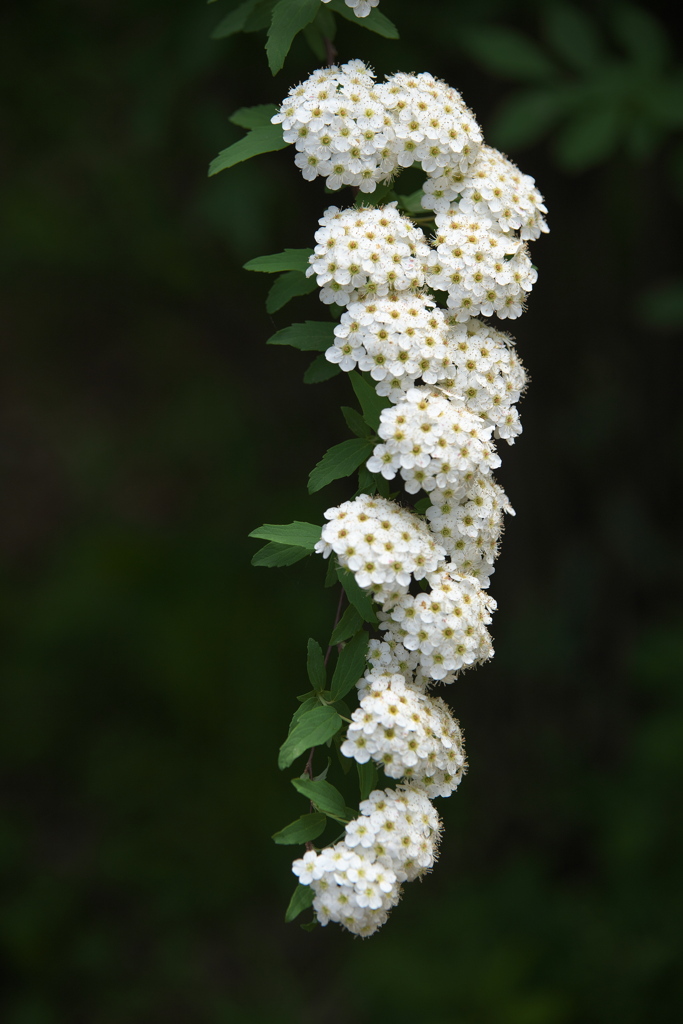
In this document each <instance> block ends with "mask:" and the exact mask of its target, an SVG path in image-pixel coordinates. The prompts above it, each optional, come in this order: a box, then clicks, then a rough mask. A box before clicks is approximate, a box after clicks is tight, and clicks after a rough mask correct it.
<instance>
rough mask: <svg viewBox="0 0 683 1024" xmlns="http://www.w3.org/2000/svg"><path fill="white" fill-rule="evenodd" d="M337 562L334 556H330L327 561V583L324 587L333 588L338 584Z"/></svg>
mask: <svg viewBox="0 0 683 1024" xmlns="http://www.w3.org/2000/svg"><path fill="white" fill-rule="evenodd" d="M336 570H337V560H336V558H335V557H334V555H330V557H329V558H328V559H327V569H326V570H325V582H324V583H323V586H324V587H325V588H327V587H333V586H334V585H335V583H336V582H337V571H336Z"/></svg>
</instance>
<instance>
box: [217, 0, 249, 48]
mask: <svg viewBox="0 0 683 1024" xmlns="http://www.w3.org/2000/svg"><path fill="white" fill-rule="evenodd" d="M258 2H259V0H245V3H243V4H240V5H239V7H236V8H235V9H234V11H230V14H227V15H226V16H225V18H223V20H222V21H219V23H218V25H216V27H215V29H214V30H213V32H212V33H211V38H212V39H226V38H227V37H228V36H234V35H235V34H236V33H237V32H242V31H243V29H244V26H245V25H246V22H247V18H248V17H249V15H250V14H251V12H252V11H253V10H254V8H255V7H256V5H257V4H258Z"/></svg>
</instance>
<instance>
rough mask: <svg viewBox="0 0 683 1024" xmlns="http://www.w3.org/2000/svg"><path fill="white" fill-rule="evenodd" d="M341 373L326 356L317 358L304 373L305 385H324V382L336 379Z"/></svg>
mask: <svg viewBox="0 0 683 1024" xmlns="http://www.w3.org/2000/svg"><path fill="white" fill-rule="evenodd" d="M340 373H341V370H340V369H339V366H338V365H337V364H336V363H331V362H330V361H329V359H326V358H325V356H316V357H315V359H314V360H313V362H312V363H311V365H310V366H309V367H308V368H307V370H306V372H305V373H304V384H322V382H323V381H324V380H329V379H330V378H331V377H336V376H337V375H338V374H340Z"/></svg>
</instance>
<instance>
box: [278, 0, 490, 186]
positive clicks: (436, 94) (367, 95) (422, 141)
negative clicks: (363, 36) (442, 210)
mask: <svg viewBox="0 0 683 1024" xmlns="http://www.w3.org/2000/svg"><path fill="white" fill-rule="evenodd" d="M348 2H349V0H347V3H348ZM363 2H364V0H360V3H361V4H362V3H363ZM349 6H352V5H351V4H349ZM356 10H358V8H356ZM368 10H369V8H368ZM272 123H273V124H281V125H282V137H283V139H284V140H285V142H291V143H294V145H295V146H296V149H297V156H296V159H295V163H296V165H297V167H298V168H299V169H300V170H301V173H302V174H303V176H304V178H306V179H307V180H309V181H310V180H312V179H313V178H317V177H322V178H324V179H325V182H326V184H327V187H328V188H330V189H333V190H336V189H338V188H343V187H344V186H345V185H352V186H354V187H355V188H358V189H360V191H361V192H374V190H375V188H376V187H377V185H378V184H379V183H381V182H383V181H386V180H387V179H389V178H391V177H392V176H393V175H395V174H396V173H397V172H398V171H400V170H401V169H402V168H403V167H410V166H411V164H413V163H414V162H415V161H416V160H417V161H419V163H420V164H421V165H422V167H423V169H424V170H425V171H426V172H427V173H437V174H439V173H441V172H442V171H444V170H445V169H448V168H451V167H458V168H462V170H463V171H465V170H466V169H467V168H468V167H470V165H471V164H472V163H473V161H474V160H475V158H476V155H477V153H478V152H479V148H480V146H481V138H482V136H481V131H480V129H479V126H478V125H477V123H476V121H475V120H474V116H473V115H472V112H471V111H470V110H468V109H467V107H466V106H465V104H464V102H463V100H462V97H461V96H460V94H459V93H458V92H456V90H455V89H452V88H451V87H450V86H449V85H446V83H445V82H440V81H438V80H437V79H435V78H433V77H432V76H431V75H429V74H420V75H406V74H402V73H399V74H396V75H392V76H391V77H390V78H388V79H387V80H386V81H385V82H383V83H382V84H381V85H377V84H376V83H375V78H374V75H373V73H372V71H371V69H370V68H368V67H367V65H365V64H363V62H362V61H360V60H352V61H349V62H348V63H347V64H342V66H341V67H337V66H336V65H333V66H331V67H328V68H323V69H320V70H318V71H314V72H313V74H312V75H311V76H310V77H309V78H307V79H306V81H305V82H303V83H301V85H298V86H296V87H295V88H293V89H292V90H291V91H290V93H289V95H288V96H287V98H286V99H285V100H284V101H283V103H282V105H281V107H280V110H279V111H278V113H277V114H275V116H274V117H273V118H272Z"/></svg>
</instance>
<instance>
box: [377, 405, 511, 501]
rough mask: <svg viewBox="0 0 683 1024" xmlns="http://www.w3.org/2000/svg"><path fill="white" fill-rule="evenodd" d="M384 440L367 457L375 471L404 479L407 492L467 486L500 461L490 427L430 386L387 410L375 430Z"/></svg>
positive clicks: (388, 476) (388, 478)
mask: <svg viewBox="0 0 683 1024" xmlns="http://www.w3.org/2000/svg"><path fill="white" fill-rule="evenodd" d="M377 433H378V434H379V436H380V437H381V438H382V440H383V441H384V443H383V444H378V445H375V448H374V450H373V454H372V455H371V457H370V458H369V459H368V461H367V467H368V469H369V470H370V472H371V473H381V474H382V476H384V477H385V478H386V479H387V480H393V478H394V477H395V476H396V474H397V473H400V474H401V476H402V477H403V481H404V486H405V489H406V491H408V492H409V493H410V494H415V493H416V492H417V491H419V490H420V489H422V490H425V491H431V490H433V489H434V488H435V487H442V488H443V487H454V488H458V487H463V488H465V487H466V486H467V484H468V483H469V481H470V480H472V479H473V477H474V476H475V475H476V474H487V473H489V471H490V470H491V469H495V468H496V466H499V465H500V459H499V458H498V456H497V454H496V451H495V448H494V446H493V443H492V442H491V434H492V433H493V427H492V426H489V425H487V424H486V423H485V422H484V420H482V419H481V417H480V416H477V415H475V414H474V413H472V412H470V411H469V410H468V409H466V408H465V407H464V406H463V405H457V404H456V403H454V402H451V401H449V399H448V398H445V397H444V396H443V395H440V394H438V393H437V392H436V391H433V390H431V389H430V388H427V387H420V388H412V389H411V390H410V391H408V393H407V394H406V396H405V398H404V399H403V401H401V402H399V403H397V404H396V405H394V406H391V407H390V408H388V409H384V410H383V411H382V413H381V416H380V425H379V429H378V431H377Z"/></svg>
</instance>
